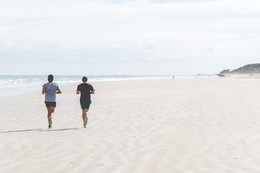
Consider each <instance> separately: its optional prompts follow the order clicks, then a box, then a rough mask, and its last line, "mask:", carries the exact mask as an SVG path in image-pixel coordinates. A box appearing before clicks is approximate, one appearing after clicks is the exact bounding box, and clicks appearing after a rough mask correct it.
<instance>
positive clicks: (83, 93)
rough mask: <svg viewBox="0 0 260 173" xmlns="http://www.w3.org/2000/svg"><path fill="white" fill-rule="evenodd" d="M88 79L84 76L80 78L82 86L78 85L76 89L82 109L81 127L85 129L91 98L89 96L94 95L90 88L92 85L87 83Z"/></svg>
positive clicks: (92, 89)
mask: <svg viewBox="0 0 260 173" xmlns="http://www.w3.org/2000/svg"><path fill="white" fill-rule="evenodd" d="M87 81H88V78H87V77H86V76H84V77H83V78H82V82H83V83H82V84H79V85H78V87H77V92H76V93H77V94H79V93H80V105H81V109H82V120H83V126H84V128H86V125H87V123H88V110H89V106H90V104H91V96H90V94H95V90H94V88H93V87H92V85H90V84H88V83H87Z"/></svg>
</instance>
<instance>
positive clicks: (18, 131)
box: [0, 128, 80, 133]
mask: <svg viewBox="0 0 260 173" xmlns="http://www.w3.org/2000/svg"><path fill="white" fill-rule="evenodd" d="M69 130H80V128H63V129H24V130H8V131H0V133H22V132H52V131H56V132H60V131H69Z"/></svg>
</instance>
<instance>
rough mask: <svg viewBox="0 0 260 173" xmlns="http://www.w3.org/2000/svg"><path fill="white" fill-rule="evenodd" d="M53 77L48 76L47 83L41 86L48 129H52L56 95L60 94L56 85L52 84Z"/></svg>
mask: <svg viewBox="0 0 260 173" xmlns="http://www.w3.org/2000/svg"><path fill="white" fill-rule="evenodd" d="M53 78H54V77H53V75H51V74H50V75H49V76H48V81H49V82H48V83H45V84H43V86H42V94H45V105H46V107H47V111H48V115H47V117H48V123H49V126H48V127H49V128H51V127H52V116H53V114H54V111H55V107H56V94H61V90H60V88H59V86H58V85H57V84H56V83H53V82H52V81H53Z"/></svg>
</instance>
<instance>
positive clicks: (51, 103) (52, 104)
mask: <svg viewBox="0 0 260 173" xmlns="http://www.w3.org/2000/svg"><path fill="white" fill-rule="evenodd" d="M45 105H46V107H50V106H52V107H55V108H56V102H45Z"/></svg>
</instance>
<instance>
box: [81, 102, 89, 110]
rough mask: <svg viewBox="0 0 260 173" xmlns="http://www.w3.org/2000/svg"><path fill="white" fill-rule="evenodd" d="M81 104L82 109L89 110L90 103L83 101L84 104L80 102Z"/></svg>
mask: <svg viewBox="0 0 260 173" xmlns="http://www.w3.org/2000/svg"><path fill="white" fill-rule="evenodd" d="M80 106H81V109H88V110H89V106H90V103H83V104H80Z"/></svg>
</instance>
